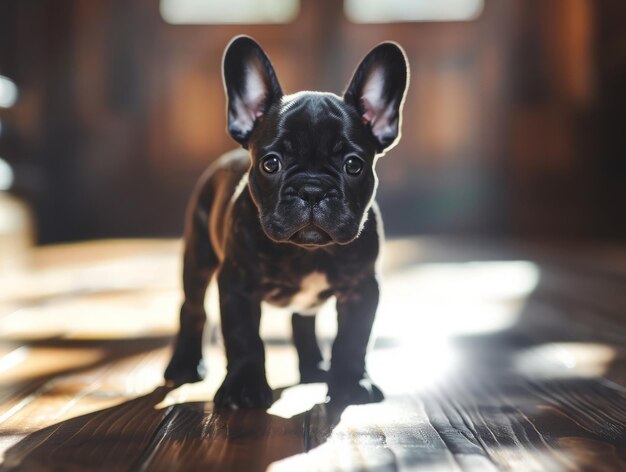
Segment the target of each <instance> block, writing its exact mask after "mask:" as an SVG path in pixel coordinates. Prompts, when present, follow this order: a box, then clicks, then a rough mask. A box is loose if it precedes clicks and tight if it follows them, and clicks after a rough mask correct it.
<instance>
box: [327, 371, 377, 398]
mask: <svg viewBox="0 0 626 472" xmlns="http://www.w3.org/2000/svg"><path fill="white" fill-rule="evenodd" d="M328 397H329V399H330V402H331V403H334V404H344V405H360V404H363V403H378V402H380V401H383V400H384V398H385V396H384V395H383V392H382V391H381V390H380V389H379V388H378V387H377V386H376V385H374V384H373V383H372V381H371V380H370V379H369V378H367V377H364V378H362V379H360V380H358V381H354V380H353V381H344V380H337V379H335V380H331V381H330V382H329V383H328Z"/></svg>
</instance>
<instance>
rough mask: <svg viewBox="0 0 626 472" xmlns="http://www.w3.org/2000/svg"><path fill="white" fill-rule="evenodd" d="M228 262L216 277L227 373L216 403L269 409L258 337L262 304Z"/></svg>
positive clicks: (267, 390)
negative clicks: (251, 293)
mask: <svg viewBox="0 0 626 472" xmlns="http://www.w3.org/2000/svg"><path fill="white" fill-rule="evenodd" d="M234 272H235V271H234V270H231V268H230V267H229V266H228V265H224V266H222V269H221V270H220V273H219V275H218V277H217V281H218V285H219V294H220V315H221V320H222V334H223V337H224V346H225V348H226V359H227V373H226V378H225V379H224V382H223V383H222V386H221V387H220V388H219V390H218V391H217V393H216V394H215V399H214V402H215V405H216V406H230V407H234V408H237V407H243V408H268V407H269V406H270V405H271V404H272V390H271V389H270V387H269V385H268V384H267V380H266V378H265V350H264V347H263V341H262V340H261V337H260V336H259V324H260V321H261V303H260V301H258V300H253V299H252V298H251V296H250V291H249V290H246V288H245V287H246V284H245V282H243V281H242V280H241V276H240V275H239V274H237V275H236V274H235V273H234Z"/></svg>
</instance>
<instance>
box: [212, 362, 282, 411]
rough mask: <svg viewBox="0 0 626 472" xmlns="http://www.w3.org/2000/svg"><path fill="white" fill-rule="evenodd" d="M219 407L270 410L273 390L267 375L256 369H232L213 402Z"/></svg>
mask: <svg viewBox="0 0 626 472" xmlns="http://www.w3.org/2000/svg"><path fill="white" fill-rule="evenodd" d="M213 402H214V403H215V406H217V407H231V408H264V409H265V408H269V407H270V406H271V405H272V389H271V388H270V386H269V385H268V384H267V380H266V379H265V373H264V372H263V371H262V370H261V369H259V368H254V367H247V368H235V369H231V370H230V371H229V372H228V373H227V374H226V378H225V379H224V382H223V383H222V386H221V387H220V388H219V389H218V390H217V393H216V394H215V398H214V400H213Z"/></svg>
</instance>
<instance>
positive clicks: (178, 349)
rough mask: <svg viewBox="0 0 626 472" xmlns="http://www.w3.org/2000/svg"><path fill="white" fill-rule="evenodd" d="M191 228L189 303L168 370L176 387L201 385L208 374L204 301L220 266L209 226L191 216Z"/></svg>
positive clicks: (186, 274)
mask: <svg viewBox="0 0 626 472" xmlns="http://www.w3.org/2000/svg"><path fill="white" fill-rule="evenodd" d="M188 225H189V226H188V228H187V232H186V235H185V252H184V256H183V289H184V295H185V301H184V302H183V305H182V307H181V309H180V329H179V331H178V336H177V338H176V345H175V348H174V354H173V356H172V359H171V360H170V362H169V365H168V366H167V369H166V370H165V380H166V381H168V382H172V383H173V384H174V385H182V384H185V383H191V382H198V381H200V380H202V379H204V376H205V374H206V367H205V364H204V360H203V358H202V333H203V331H204V325H205V323H206V313H205V310H204V297H205V294H206V290H207V286H208V285H209V282H210V280H211V277H212V276H213V274H214V272H215V270H216V268H217V266H218V259H217V256H216V255H215V252H214V250H213V247H212V246H211V242H210V240H209V235H208V230H207V227H206V225H205V224H203V223H202V222H200V221H199V218H198V217H197V216H196V215H192V216H191V218H190V220H189V221H188Z"/></svg>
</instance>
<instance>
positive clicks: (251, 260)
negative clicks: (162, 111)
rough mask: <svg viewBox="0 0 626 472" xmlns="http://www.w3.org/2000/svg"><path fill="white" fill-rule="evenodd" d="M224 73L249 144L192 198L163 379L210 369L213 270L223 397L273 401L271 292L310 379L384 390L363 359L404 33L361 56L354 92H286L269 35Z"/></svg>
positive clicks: (233, 124) (337, 397) (235, 46)
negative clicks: (207, 329) (333, 316)
mask: <svg viewBox="0 0 626 472" xmlns="http://www.w3.org/2000/svg"><path fill="white" fill-rule="evenodd" d="M223 78H224V85H225V90H226V94H227V97H228V107H227V115H228V132H229V133H230V135H231V136H232V138H233V139H234V140H235V141H237V142H238V143H239V144H240V145H241V147H242V148H243V149H240V150H237V151H232V152H230V153H228V154H226V155H224V156H222V157H220V158H219V159H218V160H217V161H215V162H214V163H213V164H212V165H211V166H210V167H209V168H208V169H207V171H206V172H205V174H204V175H203V176H202V177H201V179H200V181H199V183H198V185H197V187H196V189H195V191H194V193H193V196H192V198H191V202H190V204H189V207H188V212H187V220H186V229H185V250H184V261H183V262H184V269H183V285H184V296H185V300H184V303H183V305H182V308H181V311H180V331H179V333H178V336H177V339H176V346H175V350H174V354H173V357H172V359H171V361H170V363H169V365H168V367H167V369H166V371H165V379H166V380H167V381H169V383H170V384H174V385H180V384H184V383H187V382H197V381H199V380H201V379H202V378H203V376H204V374H205V365H204V361H203V357H202V332H203V329H204V325H205V320H206V314H205V311H204V297H205V292H206V289H207V285H208V284H209V281H210V279H211V278H212V277H213V276H214V275H216V276H217V283H218V286H219V298H220V311H221V325H222V332H223V337H224V345H225V348H226V357H227V360H228V366H227V374H226V378H225V379H224V382H223V383H222V386H221V387H220V388H219V390H218V391H217V393H216V394H215V399H214V402H215V405H216V406H230V407H235V408H237V407H243V408H267V407H269V406H270V404H271V402H272V391H271V389H270V387H269V385H268V384H267V380H266V376H265V352H264V347H263V342H262V340H261V337H260V336H259V322H260V318H261V302H263V301H265V302H267V303H270V304H272V305H277V306H281V307H289V308H291V310H292V311H293V313H294V314H293V318H292V324H293V337H294V343H295V346H296V350H297V352H298V356H299V366H300V376H301V381H302V382H314V381H326V382H327V383H328V396H329V398H330V400H331V401H337V402H344V403H366V402H375V401H380V400H382V398H383V394H382V392H381V391H380V389H378V388H377V387H376V386H375V385H373V384H372V383H371V381H370V380H369V378H368V376H367V374H366V370H365V355H366V351H367V346H368V341H369V338H370V332H371V328H372V323H373V321H374V316H375V314H376V307H377V304H378V297H379V286H378V276H377V272H376V266H377V264H376V263H377V259H378V255H379V250H380V246H381V241H382V237H383V234H382V225H381V219H380V214H379V211H378V208H377V206H376V202H375V201H374V194H375V192H376V187H377V183H378V180H377V177H376V173H375V171H374V167H375V164H376V161H377V159H378V158H379V157H380V156H382V155H383V154H384V153H385V152H386V151H388V150H389V149H390V148H392V147H393V146H394V145H395V144H396V143H397V141H398V139H399V136H400V127H401V114H402V106H403V102H404V97H405V93H406V89H407V83H408V65H407V60H406V56H405V54H404V52H403V50H402V49H401V48H400V47H399V46H398V45H397V44H394V43H391V42H386V43H382V44H380V45H378V46H377V47H375V48H374V49H373V50H372V51H371V52H370V53H369V54H368V55H367V56H366V57H365V58H364V59H363V61H362V62H361V64H360V65H359V66H358V68H357V69H356V71H355V73H354V76H353V77H352V80H351V82H350V84H349V86H348V88H347V90H346V92H345V93H344V95H343V97H340V96H338V95H335V94H332V93H325V92H299V93H295V94H292V95H285V94H284V93H283V91H282V89H281V86H280V84H279V82H278V79H277V77H276V73H275V72H274V69H273V67H272V64H271V63H270V61H269V59H268V57H267V56H266V55H265V53H264V52H263V50H262V49H261V47H260V46H259V45H258V44H257V43H256V42H255V41H254V40H253V39H252V38H250V37H247V36H239V37H236V38H234V39H233V40H232V41H231V43H230V44H229V45H228V46H227V48H226V51H225V53H224V59H223ZM333 296H334V297H335V298H336V306H337V316H338V331H337V336H336V339H335V341H334V344H333V347H332V359H331V364H330V370H329V371H328V372H325V371H323V370H322V369H321V368H320V362H321V361H322V355H321V353H320V349H319V347H318V344H317V341H316V338H315V313H316V311H317V310H318V308H319V307H320V306H321V305H322V304H323V303H324V302H325V301H326V300H327V299H329V298H330V297H333Z"/></svg>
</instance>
